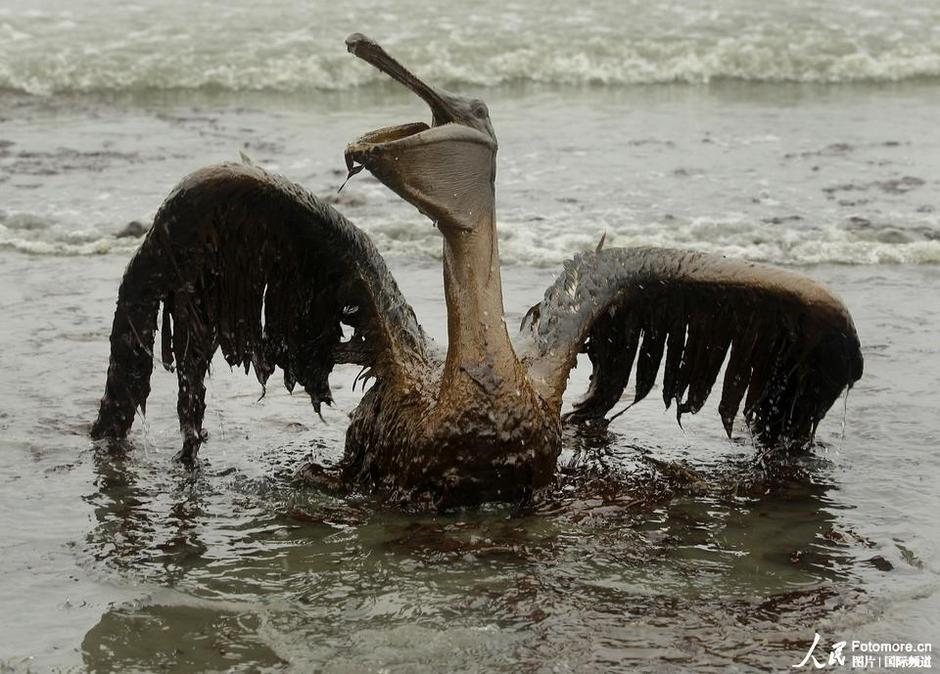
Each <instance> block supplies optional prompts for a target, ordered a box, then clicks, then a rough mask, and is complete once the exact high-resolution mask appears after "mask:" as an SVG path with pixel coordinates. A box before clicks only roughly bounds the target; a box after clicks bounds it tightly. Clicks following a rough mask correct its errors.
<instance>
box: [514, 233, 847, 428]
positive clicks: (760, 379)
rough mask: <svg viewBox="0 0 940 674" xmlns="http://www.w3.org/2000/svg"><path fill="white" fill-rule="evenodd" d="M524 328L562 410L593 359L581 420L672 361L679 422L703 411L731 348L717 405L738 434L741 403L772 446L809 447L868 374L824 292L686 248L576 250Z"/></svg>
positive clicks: (670, 381)
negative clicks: (572, 382)
mask: <svg viewBox="0 0 940 674" xmlns="http://www.w3.org/2000/svg"><path fill="white" fill-rule="evenodd" d="M523 329H524V330H528V331H529V332H530V336H531V338H532V343H531V345H530V347H529V352H528V353H527V354H525V355H524V358H523V359H524V362H526V363H527V365H528V367H529V373H530V377H531V379H532V381H533V383H534V385H535V386H536V387H537V388H538V389H539V391H540V393H541V394H542V395H543V396H544V397H545V398H546V399H547V400H550V401H552V403H553V404H555V405H557V406H559V407H560V405H561V396H562V393H563V391H564V389H565V385H566V383H567V379H568V374H569V371H570V370H571V369H572V368H573V367H574V365H575V362H576V358H577V354H578V353H587V355H588V357H589V358H590V360H591V364H592V365H593V373H592V375H591V385H590V389H589V390H588V392H587V395H586V396H585V397H584V398H583V399H582V400H581V401H580V402H578V403H576V404H575V406H574V411H573V412H571V413H570V414H569V415H568V419H569V420H574V421H591V420H601V419H604V417H605V415H606V413H607V412H608V411H609V410H610V409H611V408H612V407H613V406H614V405H615V404H616V403H617V402H618V401H619V400H620V397H621V395H622V393H623V391H624V389H625V388H626V385H627V382H628V380H629V377H630V371H631V369H632V367H633V363H634V361H636V393H635V395H634V396H633V398H632V401H631V402H638V401H640V400H642V399H643V398H644V397H646V395H647V394H648V393H649V392H650V390H651V389H652V387H653V384H654V383H655V381H656V376H657V372H658V370H659V368H660V364H661V363H662V362H663V360H665V365H664V368H663V369H664V373H663V400H664V402H665V403H666V406H667V407H668V406H669V405H670V404H671V403H672V402H673V401H675V403H676V413H677V416H678V417H679V418H680V419H681V415H682V414H683V413H686V412H692V413H695V412H697V411H698V410H699V409H700V408H701V407H702V405H703V403H704V401H705V399H706V398H707V397H708V394H709V393H710V391H711V389H712V385H713V384H714V382H715V380H716V379H717V377H718V374H719V372H720V370H721V367H722V364H723V363H724V362H725V360H726V356H727V365H726V367H725V375H724V382H723V386H722V388H723V390H722V396H721V403H720V405H719V412H720V414H721V418H722V421H723V423H724V426H725V429H726V431H727V432H728V433H729V435H730V433H731V426H732V423H733V421H734V418H735V416H736V415H737V413H738V410H739V408H740V405H741V401H742V399H743V400H744V416H745V419H746V421H747V422H748V425H749V427H750V428H751V430H752V432H753V433H754V435H755V437H756V438H757V439H758V440H759V441H760V442H761V443H762V444H777V443H784V444H787V445H793V444H796V445H804V444H806V443H808V442H809V441H810V440H811V439H812V437H813V434H814V433H815V430H816V425H817V424H818V423H819V420H820V419H822V417H823V416H824V415H825V413H826V412H827V411H828V410H829V408H830V406H831V405H832V403H833V402H835V400H836V398H837V397H838V396H839V395H840V394H841V393H842V391H843V390H845V389H846V388H847V387H851V386H852V384H853V383H854V382H855V381H857V380H858V379H859V377H861V375H862V355H861V351H860V348H859V341H858V336H857V334H856V332H855V326H854V324H853V323H852V318H851V316H850V315H849V312H848V310H847V309H846V308H845V306H844V305H843V304H842V302H841V301H840V300H839V299H838V298H836V297H835V296H834V295H833V294H832V293H831V292H829V291H828V290H827V289H826V288H824V287H823V286H821V285H820V284H818V283H815V282H814V281H811V280H810V279H808V278H806V277H803V276H800V275H798V274H794V273H792V272H788V271H784V270H782V269H776V268H773V267H768V266H763V265H758V264H754V263H750V262H745V261H739V260H731V259H727V258H724V257H718V256H713V255H706V254H702V253H693V252H688V251H677V250H668V249H654V248H637V249H620V248H611V249H607V250H602V251H598V252H593V253H584V254H581V255H578V256H577V257H575V258H574V260H570V261H568V262H566V263H565V267H564V272H563V273H562V274H561V275H560V276H559V277H558V279H557V280H556V281H555V283H554V284H553V285H552V286H551V287H550V288H549V289H548V290H547V291H546V293H545V298H544V299H543V300H542V302H541V303H539V304H537V305H536V306H534V307H532V309H531V310H530V311H529V313H528V314H527V316H526V320H524V321H523ZM729 351H730V355H728V354H729ZM664 356H665V357H664ZM745 393H746V397H745Z"/></svg>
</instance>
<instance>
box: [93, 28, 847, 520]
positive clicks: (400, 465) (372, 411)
mask: <svg viewBox="0 0 940 674" xmlns="http://www.w3.org/2000/svg"><path fill="white" fill-rule="evenodd" d="M347 44H348V46H349V49H350V51H352V52H353V53H355V54H356V55H357V56H360V57H361V58H363V59H365V60H366V61H368V62H370V63H371V64H373V65H375V66H376V67H378V68H380V69H381V70H383V71H384V72H386V73H388V74H390V75H391V76H392V77H394V78H395V79H397V80H399V81H400V82H402V83H404V84H405V85H406V86H408V87H409V88H411V89H412V90H413V91H414V92H415V93H417V94H418V95H419V96H421V97H422V98H423V99H424V100H425V101H426V102H427V103H428V104H429V106H430V107H431V110H432V113H433V117H434V125H433V126H431V127H428V126H427V125H424V124H407V125H403V126H399V127H390V128H386V129H380V130H378V131H375V132H373V133H371V134H367V135H366V136H364V137H363V138H361V139H360V140H358V141H357V142H355V143H353V144H352V145H350V146H349V148H348V149H347V153H346V159H347V165H348V166H349V168H350V175H352V174H354V173H355V172H357V171H358V170H360V169H361V168H362V167H364V168H366V169H368V170H369V171H370V172H372V173H373V174H374V175H375V176H376V177H377V178H379V180H381V181H382V182H384V183H385V184H386V185H388V186H389V187H390V188H391V189H393V190H394V191H395V192H397V193H398V194H399V195H400V196H401V197H402V198H404V199H406V200H407V201H409V202H410V203H412V204H414V205H415V206H416V207H417V208H418V209H419V210H420V211H421V212H422V213H424V214H425V215H427V216H429V217H430V218H431V219H432V220H433V221H434V222H435V224H436V225H437V227H438V228H439V229H440V231H441V233H442V235H443V239H444V244H443V246H444V249H443V267H444V288H445V297H446V301H447V315H448V325H447V335H448V345H447V352H446V355H440V354H439V352H438V351H437V350H436V349H435V348H434V347H433V345H431V344H430V343H429V341H428V340H427V339H426V337H425V335H424V332H423V331H422V329H421V328H420V326H419V325H418V324H417V321H416V320H415V316H414V312H413V311H412V310H411V308H410V307H409V306H408V304H407V302H406V301H405V300H404V298H403V297H402V295H401V293H400V292H399V290H398V288H397V286H396V284H395V282H394V280H393V279H392V277H391V275H390V273H389V272H388V269H387V268H386V266H385V263H384V261H383V260H382V258H381V255H380V254H379V253H378V251H377V250H376V249H375V247H374V246H373V244H372V242H371V241H370V240H369V238H368V237H367V236H366V235H365V234H364V233H363V232H362V231H360V230H359V229H357V228H356V227H355V226H353V225H352V224H351V223H349V222H348V221H347V220H345V218H343V217H342V216H341V215H340V214H339V213H337V212H336V211H335V210H334V209H332V208H331V207H330V206H328V205H325V204H323V203H321V202H320V201H318V200H317V199H316V198H315V197H313V196H312V195H311V194H309V193H308V192H306V191H305V190H304V189H303V188H301V187H299V186H297V185H295V184H293V183H291V182H289V181H287V180H285V179H283V178H280V177H278V176H274V175H271V174H268V173H267V172H265V171H263V170H262V169H260V168H257V167H255V166H251V165H245V164H231V165H222V166H215V167H209V168H207V169H203V170H201V171H197V172H196V173H194V174H192V175H191V176H189V177H187V178H186V179H185V180H184V181H183V182H182V183H181V184H180V185H179V186H178V187H177V189H176V190H174V192H173V193H171V195H170V196H169V197H168V198H167V200H166V202H165V203H164V205H163V206H162V207H161V209H160V211H159V212H158V214H157V217H156V220H155V222H154V226H153V228H152V229H151V231H150V232H149V234H148V236H147V238H146V239H145V241H144V243H143V244H142V245H141V248H140V250H139V251H138V252H137V254H136V255H135V257H134V259H133V260H132V261H131V264H130V266H129V267H128V271H127V273H126V274H125V278H124V281H123V283H122V285H121V290H120V293H119V297H118V309H117V311H116V313H115V321H114V327H113V330H112V336H111V345H112V351H111V366H110V368H109V372H108V383H107V388H106V392H105V396H104V398H103V399H102V403H101V409H100V411H99V416H98V419H97V421H96V422H95V425H94V428H93V434H94V435H95V436H97V437H123V436H124V435H125V434H126V433H127V431H128V429H129V428H130V425H131V423H132V421H133V417H134V413H135V410H136V409H137V408H138V407H139V408H143V406H144V404H145V402H146V398H147V395H148V393H149V378H150V373H151V368H152V356H151V353H152V351H151V348H152V344H153V341H154V333H155V330H156V317H157V311H158V308H159V306H160V304H161V303H162V304H163V322H162V328H161V329H162V353H163V362H164V365H166V366H167V367H170V366H171V365H172V364H173V362H174V360H175V361H176V368H177V373H178V377H179V384H180V393H179V405H178V412H179V416H180V426H181V430H182V433H183V451H182V458H183V459H184V460H185V461H187V462H192V461H193V460H194V459H195V456H196V452H197V450H198V448H199V446H200V444H201V443H202V441H203V440H204V432H203V431H202V419H203V413H204V409H205V405H204V393H205V389H204V387H203V379H204V376H205V374H206V371H207V368H208V364H209V362H210V360H211V358H212V354H213V353H214V352H215V351H216V349H217V348H221V350H222V352H223V354H224V355H225V357H226V359H227V360H228V361H229V362H230V363H231V364H240V365H244V367H245V368H246V371H247V369H248V368H249V367H253V368H254V370H255V373H256V375H257V376H258V378H259V380H260V381H261V382H262V383H265V382H266V381H267V379H268V377H269V376H270V374H271V373H272V372H273V371H274V368H275V366H278V367H280V368H281V369H282V370H283V371H284V377H285V383H286V385H287V386H288V388H290V389H293V386H294V384H295V383H300V384H301V385H303V387H304V388H305V389H306V391H307V392H308V394H309V395H310V397H311V400H312V402H313V404H314V407H315V408H316V409H317V410H318V411H319V406H320V404H321V403H322V402H327V403H329V402H331V398H330V392H329V384H328V381H327V377H328V375H329V373H330V371H331V369H332V367H333V365H334V364H336V363H358V364H360V365H362V366H363V367H364V368H365V371H364V373H363V375H364V377H365V378H366V379H368V378H370V377H371V378H374V379H375V380H376V381H375V383H374V385H373V386H372V387H371V388H370V389H369V390H368V391H367V392H366V393H365V395H364V396H363V399H362V401H361V403H360V404H359V406H358V407H357V408H356V410H355V411H354V412H353V413H352V415H351V419H350V425H349V428H348V431H347V437H346V453H345V456H344V459H343V461H342V463H341V465H340V466H338V467H336V468H334V469H331V470H325V469H322V468H319V467H317V466H308V467H306V468H305V469H304V470H303V471H302V472H303V474H304V475H305V476H306V477H308V478H309V479H310V480H312V481H314V482H317V483H320V484H329V485H341V486H345V487H351V486H360V487H364V488H367V489H372V490H380V491H382V492H383V493H385V494H387V495H389V496H392V497H394V498H398V499H403V500H416V499H417V500H431V501H434V502H436V503H438V504H439V505H451V504H465V503H477V502H481V501H486V500H517V499H520V498H523V497H525V496H526V495H527V494H529V493H531V491H532V490H535V489H538V488H540V487H543V486H545V485H546V484H548V483H549V482H551V480H552V478H553V476H554V473H555V467H556V461H557V458H558V454H559V452H560V447H561V428H562V416H561V399H562V393H563V391H564V387H565V384H566V381H567V377H568V372H569V371H570V370H571V368H572V367H573V366H574V364H575V361H576V357H577V354H578V353H579V352H586V353H587V354H588V355H589V357H590V359H591V361H592V363H593V365H594V374H593V375H592V382H591V390H590V391H589V393H588V396H587V397H586V398H585V399H584V400H583V401H582V402H581V403H579V404H578V405H577V406H576V408H575V411H574V412H573V413H571V414H570V415H569V416H568V418H569V419H571V420H573V421H582V422H584V421H587V422H596V421H600V420H603V419H604V417H605V414H606V413H607V412H608V411H609V410H610V409H611V407H612V406H613V405H614V404H615V403H616V402H617V401H618V400H619V399H620V397H621V394H622V393H623V390H624V388H625V386H626V384H627V380H628V378H629V376H630V372H631V368H632V367H633V364H634V362H636V375H635V377H636V382H637V383H636V396H635V400H637V401H638V400H640V399H642V398H643V397H645V396H646V395H647V394H648V393H649V391H650V389H651V388H652V385H653V382H654V381H655V378H656V373H657V372H658V370H659V366H660V363H661V362H664V368H663V369H664V379H663V398H664V400H665V402H666V404H667V405H669V404H670V403H672V402H673V401H675V403H676V408H677V412H678V414H679V415H681V414H682V413H684V412H696V411H698V409H699V408H700V407H701V405H702V403H703V402H704V400H705V398H706V397H707V395H708V393H709V391H710V389H711V387H712V384H713V382H714V381H715V379H716V377H717V375H718V373H719V370H720V369H721V366H722V364H723V362H724V361H725V357H726V355H727V356H728V362H727V365H726V368H725V369H726V374H725V378H724V384H723V394H722V400H721V405H720V406H719V410H720V412H721V416H722V419H723V421H724V422H725V426H726V428H727V430H728V432H729V433H730V430H731V422H732V421H733V419H734V417H735V415H736V413H737V411H738V408H739V406H740V403H741V401H742V399H744V410H745V417H746V418H747V420H748V423H749V426H750V427H751V430H752V431H753V432H754V434H755V436H756V438H757V439H758V440H759V441H760V442H763V443H768V444H782V445H786V446H788V447H805V446H806V445H807V444H808V442H809V441H810V440H811V439H812V436H813V433H814V431H815V428H816V424H817V423H818V421H819V419H821V418H822V416H823V415H824V414H825V412H826V411H827V410H828V409H829V407H830V406H831V404H832V402H833V401H834V400H835V399H836V397H837V396H838V395H839V394H840V393H841V392H842V391H843V390H844V388H845V387H846V386H850V385H851V384H852V383H853V382H854V381H856V380H857V379H858V378H859V376H861V368H862V361H861V355H860V352H859V344H858V338H857V336H856V334H855V328H854V326H853V325H852V320H851V318H850V317H849V314H848V312H847V311H846V309H845V307H844V306H843V305H842V303H841V302H839V300H838V299H836V298H835V297H834V296H832V295H831V293H829V292H828V291H827V290H825V289H824V288H822V287H821V286H819V285H818V284H816V283H814V282H812V281H810V280H808V279H805V278H803V277H800V276H798V275H795V274H792V273H789V272H784V271H781V270H775V269H772V268H769V267H760V266H757V265H752V264H749V263H746V262H736V261H729V260H725V259H723V258H717V257H714V256H707V255H702V254H696V253H687V252H682V251H672V250H659V249H633V250H624V249H608V250H600V249H599V250H598V251H595V252H593V253H584V254H581V255H579V256H577V257H576V258H575V259H574V260H572V261H570V262H568V263H566V267H565V271H564V273H563V274H562V275H561V276H560V277H559V279H558V280H557V281H556V282H555V284H553V286H552V287H550V288H549V289H548V291H547V292H546V294H545V297H544V298H543V300H542V301H541V302H540V303H539V304H538V305H536V306H535V307H533V309H532V311H530V313H529V315H528V316H527V323H526V325H525V327H524V330H525V331H526V337H527V339H526V342H527V346H526V348H525V350H524V351H523V352H521V353H516V351H515V350H514V347H513V344H512V342H511V340H510V336H509V332H508V330H507V327H506V324H505V321H504V320H503V313H504V312H503V304H502V287H501V282H500V268H499V252H498V244H497V239H496V210H495V188H494V185H495V175H496V163H495V157H496V149H497V144H496V136H495V134H494V132H493V128H492V125H491V123H490V120H489V116H488V112H487V111H486V107H485V106H484V105H483V104H482V102H480V101H476V100H465V99H462V98H459V97H456V96H453V95H450V94H445V93H443V92H440V91H437V90H435V89H432V88H431V87H429V86H428V85H426V84H424V83H423V82H421V81H420V80H418V79H417V78H415V77H414V76H413V75H412V74H411V73H409V72H408V71H407V70H405V69H404V68H403V67H402V66H401V65H400V64H398V63H397V62H396V61H394V60H393V59H391V57H389V56H388V55H387V54H386V53H385V52H384V51H383V50H382V49H381V48H380V47H378V45H376V44H375V43H373V42H371V41H369V40H368V39H366V38H364V37H362V36H360V35H354V36H351V37H350V38H349V40H347ZM262 307H263V309H262ZM262 311H263V313H264V317H263V322H262ZM343 325H345V326H348V327H351V328H352V329H353V334H352V336H351V337H350V338H349V339H348V340H344V339H343V332H342V326H343ZM728 354H730V355H728ZM745 393H746V394H747V395H746V398H745Z"/></svg>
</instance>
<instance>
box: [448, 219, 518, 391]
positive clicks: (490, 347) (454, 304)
mask: <svg viewBox="0 0 940 674" xmlns="http://www.w3.org/2000/svg"><path fill="white" fill-rule="evenodd" d="M439 224H440V225H441V229H442V231H443V232H444V233H445V236H444V294H445V297H446V300H447V339H448V344H447V361H446V364H445V367H444V388H445V390H446V389H448V388H449V387H455V388H465V387H470V388H473V387H480V388H482V389H483V391H484V392H485V393H487V394H490V395H492V394H494V393H496V392H497V391H498V390H499V389H502V388H503V387H504V386H506V385H512V386H515V378H516V373H517V360H516V355H515V353H514V352H513V349H512V343H511V342H510V341H509V334H508V333H507V331H506V323H505V321H504V320H503V288H502V282H501V281H500V274H499V249H498V245H497V240H496V213H495V208H494V207H493V206H492V205H490V207H489V208H487V209H483V210H482V211H481V212H478V214H476V219H475V221H474V222H473V226H472V227H460V228H458V227H449V226H448V224H447V223H439ZM462 224H464V225H465V224H466V223H462Z"/></svg>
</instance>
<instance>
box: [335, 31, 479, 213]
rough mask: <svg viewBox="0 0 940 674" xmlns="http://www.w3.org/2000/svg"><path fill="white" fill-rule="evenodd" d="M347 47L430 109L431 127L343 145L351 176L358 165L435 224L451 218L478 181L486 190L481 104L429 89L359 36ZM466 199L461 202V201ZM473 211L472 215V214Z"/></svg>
mask: <svg viewBox="0 0 940 674" xmlns="http://www.w3.org/2000/svg"><path fill="white" fill-rule="evenodd" d="M346 47H347V48H348V49H349V51H350V52H351V53H352V54H354V55H355V56H358V57H359V58H361V59H362V60H364V61H366V62H367V63H369V64H371V65H372V66H374V67H376V68H378V69H379V70H381V71H382V72H383V73H386V74H387V75H389V76H390V77H392V78H393V79H395V80H397V81H398V82H400V83H401V84H403V85H405V86H406V87H408V89H410V90H411V91H412V92H414V93H415V94H416V95H417V96H419V97H420V98H421V99H422V100H423V101H424V102H425V103H427V104H428V107H429V108H430V109H431V118H432V123H431V126H428V125H427V124H425V123H423V122H414V123H410V124H402V125H398V126H390V127H385V128H381V129H377V130H376V131H372V132H370V133H367V134H365V135H363V136H362V137H361V138H359V139H358V140H356V141H355V142H353V143H351V144H350V145H349V146H348V147H347V148H346V166H347V168H348V169H349V173H350V175H354V174H355V173H357V172H359V171H360V170H362V169H363V168H366V169H368V170H369V172H370V173H372V174H373V175H374V176H375V177H376V178H378V179H379V180H380V181H382V182H383V183H385V185H387V186H388V187H389V188H391V189H392V190H393V191H395V192H396V193H397V194H398V195H399V196H401V197H402V198H403V199H405V200H406V201H408V202H410V203H411V204H414V205H415V206H416V207H417V208H418V210H420V211H421V212H422V213H424V214H426V215H427V216H428V217H430V218H431V219H432V220H435V221H448V222H449V221H450V220H453V217H448V216H455V215H459V213H460V211H462V210H463V209H464V208H466V209H467V210H468V211H469V210H470V209H471V206H472V204H471V203H470V202H474V203H475V202H477V201H478V200H479V197H480V195H479V192H480V178H481V177H482V178H483V179H484V184H485V183H487V182H488V183H489V184H490V185H491V186H492V183H493V181H494V180H495V172H496V162H495V156H496V149H497V144H496V134H495V133H494V132H493V127H492V124H491V123H490V119H489V113H488V111H487V109H486V105H485V104H484V103H483V101H480V100H476V99H467V98H463V97H461V96H456V95H454V94H450V93H447V92H446V91H443V90H440V89H436V88H434V87H432V86H430V85H429V84H427V83H425V82H423V81H421V80H420V79H418V78H417V77H416V76H415V75H414V74H413V73H411V71H409V70H408V69H407V68H405V67H404V66H403V65H401V64H400V63H399V62H398V61H396V60H395V59H394V58H392V57H391V56H389V54H388V52H386V51H385V50H384V49H382V47H380V46H379V45H378V44H377V43H376V42H374V41H372V40H370V39H369V38H367V37H365V36H364V35H361V34H359V33H354V34H353V35H350V36H349V37H348V38H346ZM464 202H467V203H464ZM477 212H479V211H477Z"/></svg>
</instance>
